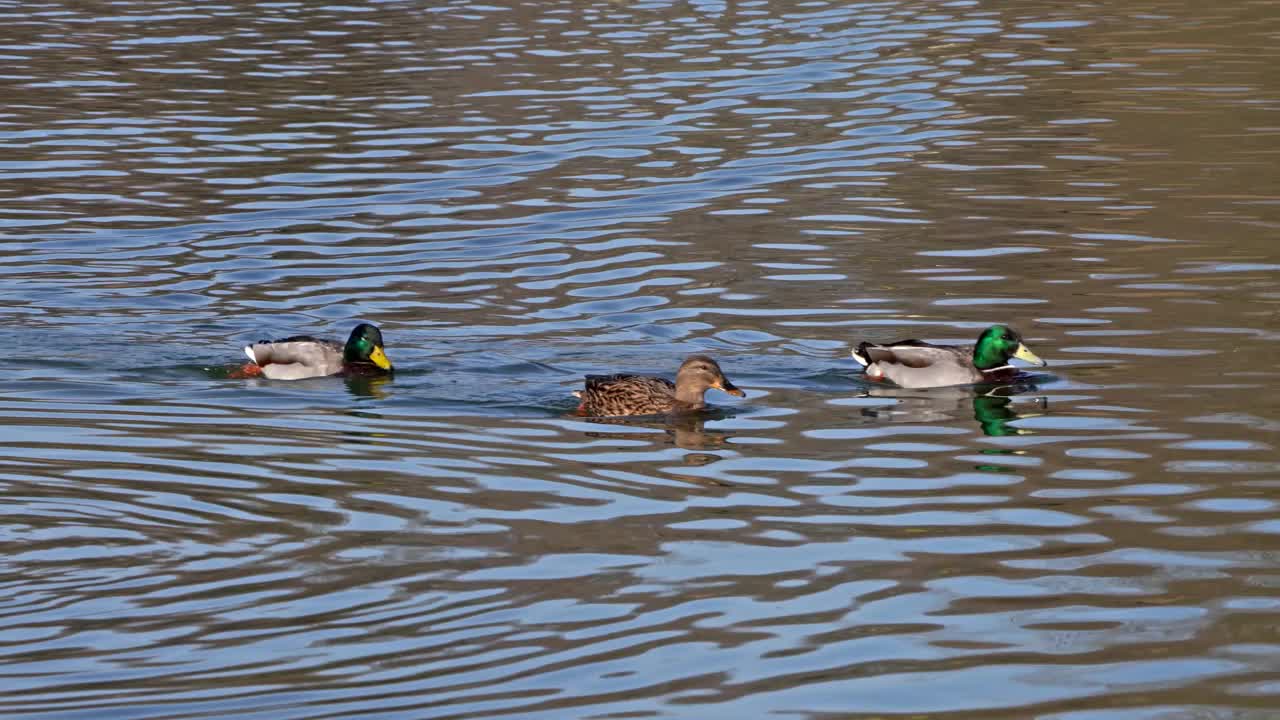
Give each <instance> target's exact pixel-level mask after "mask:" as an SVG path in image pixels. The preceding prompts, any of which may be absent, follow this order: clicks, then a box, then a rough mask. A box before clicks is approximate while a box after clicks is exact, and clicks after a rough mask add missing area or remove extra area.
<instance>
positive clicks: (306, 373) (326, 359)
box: [244, 335, 343, 380]
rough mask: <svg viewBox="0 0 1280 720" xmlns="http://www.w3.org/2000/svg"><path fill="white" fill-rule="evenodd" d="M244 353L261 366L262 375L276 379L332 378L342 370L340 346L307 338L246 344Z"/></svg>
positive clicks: (330, 341) (295, 337)
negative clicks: (329, 376)
mask: <svg viewBox="0 0 1280 720" xmlns="http://www.w3.org/2000/svg"><path fill="white" fill-rule="evenodd" d="M244 354H245V355H248V356H249V359H250V360H252V361H253V362H255V363H256V364H258V365H259V366H261V367H262V374H263V375H264V376H266V377H269V378H272V379H276V380H298V379H301V378H309V377H322V376H325V375H334V374H337V373H339V372H342V367H343V363H342V346H341V345H339V344H338V343H336V342H333V341H332V340H322V339H320V338H314V337H310V336H307V335H297V336H294V337H287V338H284V339H283V340H259V341H258V342H256V343H254V344H252V345H246V346H245V348H244Z"/></svg>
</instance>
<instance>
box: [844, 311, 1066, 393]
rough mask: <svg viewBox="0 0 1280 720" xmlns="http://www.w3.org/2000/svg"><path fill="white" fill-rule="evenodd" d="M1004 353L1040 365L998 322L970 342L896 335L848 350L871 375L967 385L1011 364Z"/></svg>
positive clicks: (998, 374)
mask: <svg viewBox="0 0 1280 720" xmlns="http://www.w3.org/2000/svg"><path fill="white" fill-rule="evenodd" d="M1010 358H1018V359H1019V360H1025V361H1027V362H1029V363H1032V364H1034V365H1039V366H1041V367H1043V366H1044V365H1046V364H1047V363H1046V362H1045V361H1043V360H1041V359H1040V358H1039V357H1037V356H1036V354H1035V353H1033V352H1031V351H1030V350H1028V349H1027V346H1026V345H1024V344H1022V336H1021V335H1019V334H1018V332H1017V331H1016V330H1013V329H1012V328H1008V327H1005V326H1004V325H992V326H991V327H989V328H987V329H986V330H984V331H983V332H982V335H980V336H978V342H977V344H976V345H974V346H973V347H969V346H958V345H930V344H929V343H925V342H920V341H919V340H902V341H900V342H895V343H889V344H888V345H876V344H874V343H868V342H864V343H861V344H859V345H858V347H856V348H854V350H853V359H854V360H857V361H858V362H859V363H861V364H862V366H863V367H865V368H866V373H867V377H868V378H870V379H871V380H889V381H891V382H893V383H895V384H897V385H900V386H902V387H904V388H931V387H943V386H946V385H969V384H972V383H978V382H983V381H991V380H1000V379H1003V377H1002V373H1004V374H1005V375H1007V374H1009V373H1008V372H1007V371H1011V370H1013V369H1014V367H1013V366H1012V365H1010V364H1009V359H1010Z"/></svg>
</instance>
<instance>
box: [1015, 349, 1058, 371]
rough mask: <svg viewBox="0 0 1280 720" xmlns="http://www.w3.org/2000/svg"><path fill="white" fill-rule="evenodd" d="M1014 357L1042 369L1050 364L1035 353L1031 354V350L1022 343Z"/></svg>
mask: <svg viewBox="0 0 1280 720" xmlns="http://www.w3.org/2000/svg"><path fill="white" fill-rule="evenodd" d="M1013 356H1014V357H1016V358H1018V359H1019V360H1023V361H1025V362H1029V363H1031V364H1032V365H1039V366H1040V367H1044V366H1045V365H1048V364H1049V363H1047V362H1045V361H1043V360H1041V359H1040V356H1039V355H1036V354H1035V353H1033V352H1031V350H1030V348H1028V347H1027V346H1026V345H1023V344H1022V343H1018V349H1017V350H1015V351H1014V353H1013Z"/></svg>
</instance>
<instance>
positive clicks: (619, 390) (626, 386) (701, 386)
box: [573, 355, 747, 417]
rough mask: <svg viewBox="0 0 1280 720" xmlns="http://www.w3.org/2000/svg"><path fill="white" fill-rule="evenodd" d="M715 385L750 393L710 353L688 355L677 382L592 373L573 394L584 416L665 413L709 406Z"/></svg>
mask: <svg viewBox="0 0 1280 720" xmlns="http://www.w3.org/2000/svg"><path fill="white" fill-rule="evenodd" d="M711 388H715V389H717V390H721V391H723V392H726V393H729V394H730V395H736V396H737V397H746V396H747V394H746V393H745V392H743V391H742V390H741V389H739V388H738V386H736V385H734V384H733V383H731V382H729V378H727V377H725V376H724V371H723V370H721V369H720V365H719V364H718V363H717V362H716V361H715V360H712V359H711V358H710V357H708V356H706V355H691V356H689V357H688V358H686V359H685V361H684V362H683V363H681V364H680V370H679V371H678V372H676V381H675V382H674V383H673V382H671V381H670V380H667V379H666V378H660V377H652V376H648V375H621V374H619V375H588V376H587V378H586V386H585V387H584V388H583V389H582V390H575V391H573V396H574V397H576V398H578V399H580V400H581V401H582V402H581V404H579V405H578V410H577V414H578V415H582V416H591V417H616V416H623V415H662V414H666V413H683V412H694V411H697V410H702V409H705V408H706V407H707V402H706V398H705V395H706V392H707V390H709V389H711Z"/></svg>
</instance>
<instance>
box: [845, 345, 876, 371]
mask: <svg viewBox="0 0 1280 720" xmlns="http://www.w3.org/2000/svg"><path fill="white" fill-rule="evenodd" d="M849 354H850V355H852V356H853V359H854V360H857V361H858V364H859V365H861V366H862V367H866V366H868V365H870V364H871V360H870V359H869V358H865V357H862V356H861V355H859V354H858V348H854V349H852V350H850V351H849Z"/></svg>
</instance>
